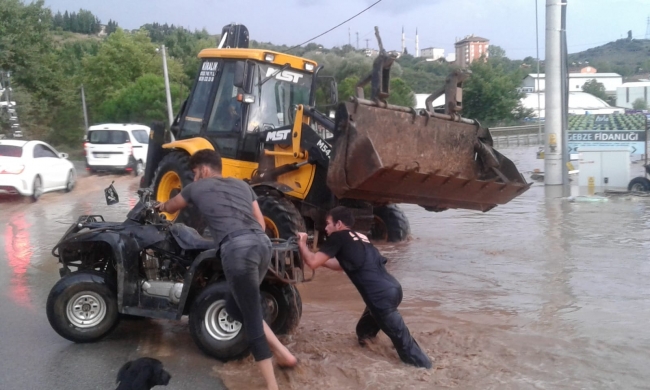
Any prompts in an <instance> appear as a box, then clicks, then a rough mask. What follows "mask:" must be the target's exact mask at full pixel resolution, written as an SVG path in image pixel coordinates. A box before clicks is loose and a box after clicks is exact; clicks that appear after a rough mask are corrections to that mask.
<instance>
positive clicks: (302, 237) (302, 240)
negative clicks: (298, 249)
mask: <svg viewBox="0 0 650 390" xmlns="http://www.w3.org/2000/svg"><path fill="white" fill-rule="evenodd" d="M296 236H298V243H300V244H305V245H306V244H307V238H308V237H309V236H307V233H303V232H300V233H298V234H296Z"/></svg>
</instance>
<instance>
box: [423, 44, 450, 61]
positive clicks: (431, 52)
mask: <svg viewBox="0 0 650 390" xmlns="http://www.w3.org/2000/svg"><path fill="white" fill-rule="evenodd" d="M444 56H445V49H440V48H437V47H427V48H425V49H422V50H420V57H424V58H426V59H431V60H432V61H435V60H437V59H439V58H443V57H444Z"/></svg>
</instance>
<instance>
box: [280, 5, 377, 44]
mask: <svg viewBox="0 0 650 390" xmlns="http://www.w3.org/2000/svg"><path fill="white" fill-rule="evenodd" d="M381 2H382V0H377V1H376V2H374V3H372V4H371V5H370V6H369V7H368V8H366V9H364V10H362V11H361V12H359V13H358V14H356V15H354V16H352V17H351V18H349V19H347V20H345V21H343V22H341V23H339V24H337V25H336V26H334V27H332V28H330V29H329V30H327V31H325V32H324V33H322V34H320V35H316V36H315V37H313V38H312V39H309V40H307V41H305V42H303V43H301V44H299V45H296V46H294V47H291V48H289V49H287V50H285V51H284V53H287V52H290V51H291V50H293V49H295V48H298V47H300V46H302V45H304V44H305V43H309V42H311V41H313V40H314V39H316V38H320V37H322V36H323V35H325V34H327V33H328V32H330V31H332V30H335V29H337V28H339V27H341V26H342V25H344V24H345V23H347V22H349V21H350V20H352V19H354V18H356V17H357V16H359V15H361V14H362V13H364V12H366V11H367V10H369V9H370V8H372V7H374V6H376V5H377V4H379V3H381ZM348 36H349V32H348Z"/></svg>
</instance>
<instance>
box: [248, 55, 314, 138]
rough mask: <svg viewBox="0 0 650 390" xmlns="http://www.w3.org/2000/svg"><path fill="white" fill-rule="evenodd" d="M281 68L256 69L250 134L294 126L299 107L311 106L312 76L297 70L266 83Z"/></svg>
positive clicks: (275, 66)
mask: <svg viewBox="0 0 650 390" xmlns="http://www.w3.org/2000/svg"><path fill="white" fill-rule="evenodd" d="M279 69H280V67H279V66H277V65H267V64H263V65H259V66H258V67H257V69H256V70H255V75H254V80H255V81H254V82H253V91H252V92H253V94H255V95H256V97H255V103H252V104H250V106H249V107H250V108H249V110H250V111H249V120H248V128H247V131H248V132H257V131H265V130H270V129H275V128H278V127H282V126H286V125H290V124H292V123H293V112H294V111H293V109H294V107H295V106H296V105H297V104H303V105H308V104H309V93H310V90H311V80H312V77H313V76H312V75H311V74H309V73H302V72H299V71H296V70H294V69H286V70H284V71H282V72H279V73H277V74H276V75H275V76H273V77H272V78H271V79H269V80H267V81H266V82H264V83H263V84H262V83H261V82H262V81H263V80H264V79H265V78H266V77H267V76H271V75H273V74H274V73H275V72H276V71H278V70H279Z"/></svg>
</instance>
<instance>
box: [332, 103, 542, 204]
mask: <svg viewBox="0 0 650 390" xmlns="http://www.w3.org/2000/svg"><path fill="white" fill-rule="evenodd" d="M379 104H380V103H377V102H372V101H369V100H363V99H357V98H352V101H351V102H347V103H342V104H340V105H339V108H338V111H337V118H336V130H335V140H334V147H333V156H332V157H331V159H330V163H329V168H328V174H327V184H328V187H329V188H330V189H331V190H332V192H333V193H334V194H335V195H336V196H337V197H338V198H351V199H359V200H364V201H369V202H372V203H374V204H385V203H411V204H417V205H420V206H423V207H424V208H426V209H427V210H430V211H442V210H446V209H450V208H457V209H470V210H481V211H488V210H490V209H492V208H494V207H495V206H497V205H499V204H505V203H508V202H509V201H511V200H512V199H513V198H515V197H517V196H518V195H521V194H522V193H523V192H524V191H526V190H527V189H528V188H529V187H530V184H528V183H526V181H525V180H524V178H523V176H522V175H521V174H520V173H519V172H518V170H517V168H516V167H515V165H514V164H513V163H512V161H510V160H508V159H507V158H506V157H504V156H503V155H501V154H500V153H498V152H497V151H495V150H494V149H492V138H491V136H490V133H489V131H488V130H487V129H485V128H483V127H481V126H480V125H479V124H478V123H477V122H474V121H471V120H467V119H463V118H460V117H459V116H458V117H454V116H445V115H442V114H431V113H429V112H427V111H422V112H416V111H415V110H413V109H409V108H405V107H398V106H390V105H385V104H384V106H385V107H379ZM441 117H443V118H444V117H448V118H449V119H441Z"/></svg>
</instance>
